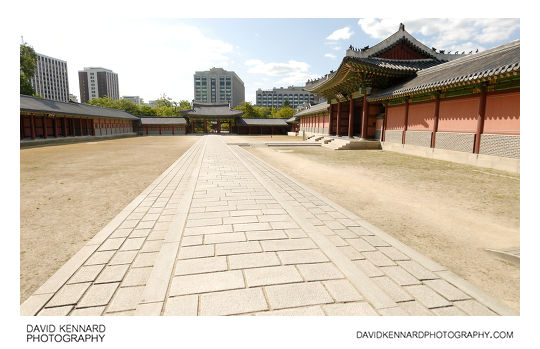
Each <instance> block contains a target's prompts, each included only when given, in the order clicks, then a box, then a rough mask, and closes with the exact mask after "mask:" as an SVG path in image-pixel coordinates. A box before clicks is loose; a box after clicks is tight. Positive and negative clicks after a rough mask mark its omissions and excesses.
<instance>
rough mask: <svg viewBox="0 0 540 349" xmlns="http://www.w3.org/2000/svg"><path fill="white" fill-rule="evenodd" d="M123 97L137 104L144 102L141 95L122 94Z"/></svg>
mask: <svg viewBox="0 0 540 349" xmlns="http://www.w3.org/2000/svg"><path fill="white" fill-rule="evenodd" d="M122 99H127V100H128V101H132V102H133V103H135V104H137V105H142V104H144V101H143V99H142V98H141V97H139V96H122Z"/></svg>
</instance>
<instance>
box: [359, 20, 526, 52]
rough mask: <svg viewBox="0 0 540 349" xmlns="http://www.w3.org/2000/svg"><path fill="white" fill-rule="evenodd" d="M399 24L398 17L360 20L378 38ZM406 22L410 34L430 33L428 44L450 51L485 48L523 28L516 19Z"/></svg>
mask: <svg viewBox="0 0 540 349" xmlns="http://www.w3.org/2000/svg"><path fill="white" fill-rule="evenodd" d="M399 23H400V19H395V18H383V19H371V18H370V19H367V18H366V19H360V20H359V21H358V25H359V26H360V27H361V28H362V30H363V31H364V32H365V33H366V34H368V35H370V36H372V37H374V38H376V39H385V38H387V37H388V36H389V35H391V34H393V33H395V32H396V31H397V30H398V28H399ZM404 24H405V29H406V30H407V31H408V32H409V33H411V34H413V35H414V34H421V35H423V36H426V37H427V41H426V42H425V44H426V45H428V46H434V47H436V48H438V49H446V50H458V49H459V50H470V49H476V48H479V49H482V48H483V45H482V44H484V45H489V44H491V43H494V42H497V41H504V40H507V39H508V38H509V37H510V35H511V34H512V33H514V31H516V30H518V29H519V27H520V22H519V19H515V18H509V19H504V18H503V19H497V18H477V19H475V18H441V19H437V18H430V19H422V18H409V19H407V20H406V21H404Z"/></svg>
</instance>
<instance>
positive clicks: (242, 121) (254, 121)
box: [236, 118, 288, 126]
mask: <svg viewBox="0 0 540 349" xmlns="http://www.w3.org/2000/svg"><path fill="white" fill-rule="evenodd" d="M236 125H237V126H288V125H287V122H286V119H275V118H268V119H266V118H265V119H263V118H238V119H236Z"/></svg>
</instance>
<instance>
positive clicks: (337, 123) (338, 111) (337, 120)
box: [336, 101, 341, 137]
mask: <svg viewBox="0 0 540 349" xmlns="http://www.w3.org/2000/svg"><path fill="white" fill-rule="evenodd" d="M340 116H341V101H338V102H337V115H336V136H338V137H339V136H340V133H339V119H340Z"/></svg>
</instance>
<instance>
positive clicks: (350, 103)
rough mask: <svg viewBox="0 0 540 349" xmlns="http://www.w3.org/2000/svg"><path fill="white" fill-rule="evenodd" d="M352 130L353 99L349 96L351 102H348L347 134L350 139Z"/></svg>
mask: <svg viewBox="0 0 540 349" xmlns="http://www.w3.org/2000/svg"><path fill="white" fill-rule="evenodd" d="M353 128H354V99H353V98H352V96H351V101H350V102H349V132H348V136H349V138H352V136H353Z"/></svg>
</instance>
